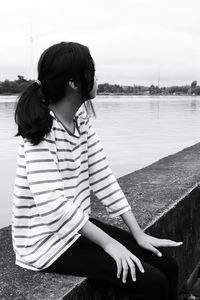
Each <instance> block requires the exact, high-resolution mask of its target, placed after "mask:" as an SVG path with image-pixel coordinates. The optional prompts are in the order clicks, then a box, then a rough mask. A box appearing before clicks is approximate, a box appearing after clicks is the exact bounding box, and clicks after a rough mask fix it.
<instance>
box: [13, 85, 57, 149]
mask: <svg viewBox="0 0 200 300" xmlns="http://www.w3.org/2000/svg"><path fill="white" fill-rule="evenodd" d="M14 118H15V122H16V124H17V125H18V132H17V134H16V135H15V136H20V135H21V136H22V137H23V138H26V139H28V140H30V141H31V143H32V144H33V145H37V144H39V142H40V141H41V140H42V138H43V137H44V136H45V134H46V133H48V132H50V130H51V127H52V124H53V117H52V116H51V115H50V113H49V109H48V101H47V100H45V99H44V97H43V93H42V88H41V86H40V85H39V84H38V83H37V82H33V83H32V84H30V85H29V86H28V87H27V88H26V89H25V91H24V92H23V93H22V94H21V95H20V97H19V99H18V102H17V106H16V109H15V115H14Z"/></svg>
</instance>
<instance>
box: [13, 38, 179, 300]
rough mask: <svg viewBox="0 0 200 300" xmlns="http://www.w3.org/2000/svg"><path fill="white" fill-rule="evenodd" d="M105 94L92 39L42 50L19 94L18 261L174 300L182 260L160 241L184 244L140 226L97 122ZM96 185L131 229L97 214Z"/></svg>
mask: <svg viewBox="0 0 200 300" xmlns="http://www.w3.org/2000/svg"><path fill="white" fill-rule="evenodd" d="M96 92H97V79H96V76H95V64H94V61H93V59H92V57H91V55H90V52H89V49H88V47H86V46H84V45H81V44H79V43H74V42H61V43H58V44H55V45H52V46H51V47H49V48H48V49H46V50H45V51H44V52H43V53H42V55H41V57H40V59H39V62H38V80H37V81H35V82H34V83H32V84H31V85H30V86H29V87H28V88H27V89H26V90H25V91H24V92H23V93H22V95H21V96H20V97H19V100H18V102H17V105H16V110H15V122H16V123H17V125H18V132H17V134H16V136H20V141H19V147H18V156H17V162H18V164H17V170H16V179H15V186H14V193H13V214H12V241H13V249H14V251H15V255H16V261H15V263H16V264H17V265H18V266H20V267H22V268H26V269H30V270H33V271H41V272H57V273H63V274H71V275H75V276H83V277H87V278H89V279H93V280H97V281H98V282H102V283H103V281H104V282H109V284H114V285H115V286H116V288H119V289H120V290H123V293H124V294H125V292H127V291H129V293H131V295H132V296H133V299H135V298H136V297H140V298H139V299H147V298H148V299H154V300H161V299H162V300H167V299H170V300H175V299H177V284H178V265H177V262H176V261H175V260H174V259H173V258H172V257H171V256H170V255H169V254H167V252H165V251H164V250H162V253H161V252H160V251H159V250H158V249H157V248H159V247H176V246H180V245H181V243H182V242H175V241H172V240H167V239H159V238H155V237H152V236H150V235H147V234H145V233H144V232H143V230H142V229H141V228H140V227H139V225H138V223H137V221H136V219H135V217H134V215H133V212H132V211H131V206H130V205H129V203H128V201H127V199H126V197H125V196H124V193H123V191H122V190H121V188H120V186H119V184H118V182H117V180H116V178H115V176H114V175H113V173H112V171H111V169H110V167H109V164H108V161H107V158H106V155H105V152H104V150H103V147H102V144H101V142H100V141H99V138H98V136H97V134H96V133H95V131H94V128H93V127H92V125H91V121H90V116H91V113H92V114H93V115H94V116H95V111H94V108H93V106H92V103H91V99H93V98H95V96H96ZM90 191H93V192H94V194H95V195H96V197H97V198H98V200H99V201H101V202H102V204H103V205H104V206H105V208H106V210H107V212H108V213H109V215H110V217H116V216H121V217H122V219H123V220H124V222H125V224H126V225H127V226H128V228H129V231H126V230H123V229H121V228H118V227H116V226H112V225H109V224H106V223H104V222H102V221H101V220H98V219H95V218H92V217H91V216H90V213H91V209H90Z"/></svg>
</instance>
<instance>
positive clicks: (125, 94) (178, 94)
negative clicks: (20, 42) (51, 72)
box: [0, 93, 199, 97]
mask: <svg viewBox="0 0 200 300" xmlns="http://www.w3.org/2000/svg"><path fill="white" fill-rule="evenodd" d="M19 95H20V94H7V93H5V94H0V97H3V96H4V97H5V96H12V97H14V96H16V97H18V96H19ZM97 96H146V97H149V96H151V97H157V96H189V97H191V96H192V97H194V96H199V95H190V94H185V93H181V94H180V93H177V94H147V93H144V94H142V93H141V94H133V93H97Z"/></svg>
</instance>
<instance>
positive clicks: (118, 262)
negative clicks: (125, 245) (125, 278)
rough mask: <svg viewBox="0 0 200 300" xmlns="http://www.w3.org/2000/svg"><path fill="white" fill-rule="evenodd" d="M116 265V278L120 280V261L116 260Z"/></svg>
mask: <svg viewBox="0 0 200 300" xmlns="http://www.w3.org/2000/svg"><path fill="white" fill-rule="evenodd" d="M116 263H117V278H120V276H121V272H122V262H121V260H120V259H117V260H116Z"/></svg>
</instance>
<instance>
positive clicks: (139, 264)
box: [131, 254, 144, 273]
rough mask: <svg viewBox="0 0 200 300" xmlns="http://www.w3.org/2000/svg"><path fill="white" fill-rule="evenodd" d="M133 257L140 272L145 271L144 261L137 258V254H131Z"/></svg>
mask: <svg viewBox="0 0 200 300" xmlns="http://www.w3.org/2000/svg"><path fill="white" fill-rule="evenodd" d="M131 259H132V260H133V261H134V262H135V263H136V264H137V266H138V269H139V270H140V272H142V273H144V268H143V266H142V263H141V261H140V260H139V258H137V256H135V255H133V254H131Z"/></svg>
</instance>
